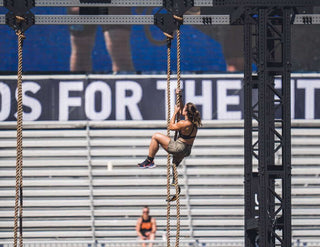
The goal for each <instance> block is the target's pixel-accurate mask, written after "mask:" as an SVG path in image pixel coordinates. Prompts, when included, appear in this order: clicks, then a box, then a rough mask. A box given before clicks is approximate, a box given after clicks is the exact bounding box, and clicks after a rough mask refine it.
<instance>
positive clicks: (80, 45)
mask: <svg viewBox="0 0 320 247" xmlns="http://www.w3.org/2000/svg"><path fill="white" fill-rule="evenodd" d="M87 28H90V29H91V30H86V31H88V32H86V33H82V34H81V35H79V34H75V33H71V37H70V41H71V56H70V71H74V72H76V71H81V72H91V71H92V57H91V53H92V49H93V46H94V41H95V28H96V27H87ZM93 29H94V30H93Z"/></svg>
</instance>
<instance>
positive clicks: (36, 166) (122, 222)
mask: <svg viewBox="0 0 320 247" xmlns="http://www.w3.org/2000/svg"><path fill="white" fill-rule="evenodd" d="M154 132H162V133H164V134H165V133H166V130H165V123H164V122H162V121H161V122H148V121H147V123H144V125H143V126H141V124H140V123H136V122H127V123H121V122H120V123H119V122H118V123H112V122H111V123H108V122H101V123H95V122H75V123H72V122H71V123H70V122H68V123H60V122H59V123H54V122H52V123H41V122H40V123H26V124H25V126H24V132H23V157H24V161H23V177H24V179H23V187H24V210H23V217H24V224H23V227H24V238H25V239H26V240H27V241H28V240H30V241H31V240H32V241H53V240H55V241H56V240H66V241H67V240H77V241H92V240H99V241H100V240H101V241H104V240H119V239H121V240H135V239H136V233H135V223H136V220H137V218H138V217H139V216H140V215H141V211H142V207H143V206H144V205H148V206H149V207H150V209H151V212H150V213H151V215H152V216H154V217H155V218H156V220H157V225H158V231H157V239H161V238H162V234H163V233H164V232H165V229H166V201H165V199H166V183H167V182H166V153H165V151H163V150H162V149H160V151H159V153H158V155H157V157H156V159H155V162H156V164H157V168H155V169H138V168H137V166H136V164H137V163H138V162H139V161H142V160H143V159H144V158H145V156H146V155H147V151H148V145H149V142H150V137H151V136H152V134H153V133H154ZM243 135H244V133H243V123H242V122H240V121H239V122H235V121H233V122H219V121H216V122H215V121H209V122H205V125H204V128H202V129H201V130H200V131H199V134H198V137H197V139H196V141H195V144H194V148H193V151H192V154H191V156H190V157H188V158H186V159H185V160H184V161H183V163H182V164H181V165H180V166H179V168H178V170H179V174H180V175H179V183H180V184H181V188H182V191H181V202H180V203H181V211H180V214H181V239H182V240H188V239H199V240H200V241H205V240H207V241H208V243H210V241H211V242H212V243H213V241H221V242H225V243H226V244H225V245H224V246H229V245H227V242H228V241H229V242H230V243H231V242H234V243H243V235H244V226H243V225H244V219H243V216H244V206H243V205H244V192H243V168H244V167H243V163H244V154H243V153H244V147H243V145H244V141H243ZM15 138H16V130H15V124H14V123H0V191H1V193H0V245H1V241H10V240H12V238H13V223H14V221H13V216H14V197H15V164H16V160H15V159H16V140H15ZM319 148H320V124H319V123H316V122H315V123H314V124H311V127H310V123H309V122H308V123H306V124H304V121H299V122H297V123H295V122H293V128H292V165H293V169H292V173H293V177H292V230H293V231H292V233H293V239H302V240H303V241H310V242H312V241H313V242H317V241H318V242H319V243H320V237H319V236H320V212H319V210H318V209H317V207H315V206H316V205H319V203H320V178H319V174H320V152H319V150H320V149H319ZM280 158H281V154H279V155H278V156H277V157H276V159H280ZM255 163H256V162H255ZM172 188H173V187H172ZM172 193H174V190H172ZM171 214H172V216H173V217H172V222H171V223H172V228H171V230H172V231H171V236H174V235H175V219H174V218H175V215H176V208H175V207H174V206H172V207H171ZM215 243H217V242H215ZM75 246H76V245H75ZM79 246H80V245H79ZM105 246H107V245H105ZM114 246H116V245H114ZM207 246H210V245H209V244H208V245H207ZM212 246H219V245H212ZM230 246H238V245H230ZM240 246H241V245H240ZM308 246H309V245H308Z"/></svg>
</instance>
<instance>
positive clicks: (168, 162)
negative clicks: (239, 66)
mask: <svg viewBox="0 0 320 247" xmlns="http://www.w3.org/2000/svg"><path fill="white" fill-rule="evenodd" d="M170 75H171V38H170V37H168V36H167V104H168V110H167V136H168V137H170V128H169V125H170V117H171V116H170V115H171V113H170V108H171V104H170ZM167 247H170V154H169V153H168V154H167Z"/></svg>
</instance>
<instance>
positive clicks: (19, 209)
mask: <svg viewBox="0 0 320 247" xmlns="http://www.w3.org/2000/svg"><path fill="white" fill-rule="evenodd" d="M17 19H19V18H18V17H17ZM16 34H17V35H18V81H17V89H18V100H17V159H16V197H15V210H14V247H17V243H18V218H19V223H20V224H19V226H20V227H19V230H20V245H19V246H20V247H23V232H22V215H23V194H22V189H23V184H22V158H23V157H22V122H23V119H22V118H23V108H22V46H23V39H24V38H25V36H24V35H23V33H22V32H21V31H17V33H16ZM19 199H20V200H19Z"/></svg>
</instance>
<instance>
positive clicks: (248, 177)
mask: <svg viewBox="0 0 320 247" xmlns="http://www.w3.org/2000/svg"><path fill="white" fill-rule="evenodd" d="M248 11H249V8H248V9H247V10H246V12H245V14H244V39H245V42H244V43H245V61H246V62H245V73H244V77H245V78H244V80H245V85H244V94H245V111H244V112H245V116H244V119H245V123H244V126H245V168H244V169H245V246H246V247H252V246H256V244H258V246H259V247H274V246H281V247H290V246H291V141H290V139H291V116H290V73H291V60H290V59H291V54H290V51H291V19H290V18H291V13H292V9H291V8H274V7H269V8H268V7H265V8H264V7H260V8H258V9H254V8H251V9H250V11H251V13H250V15H249V14H248V13H249V12H248ZM253 16H255V17H253ZM250 20H251V23H252V24H251V26H254V25H253V24H255V27H256V33H255V34H253V33H252V28H251V29H250V22H249V21H250ZM254 20H255V21H254ZM254 39H256V40H255V41H256V43H255V42H254ZM254 45H256V47H255V46H254ZM254 48H256V52H254V51H255V49H254ZM252 50H253V51H252ZM279 50H280V52H279ZM253 61H254V62H256V64H257V73H258V76H257V77H254V76H253V75H252V69H251V63H252V62H253ZM276 75H278V76H280V77H281V78H280V79H281V82H282V85H281V90H278V89H277V88H276V87H275V76H276ZM255 82H256V83H257V86H258V102H257V103H254V102H253V99H252V96H253V94H252V92H253V88H254V87H255ZM279 110H280V111H281V114H280V117H278V119H277V116H278V115H279V114H278V113H279V112H278V111H279ZM276 113H277V115H276ZM279 118H280V119H279ZM252 120H256V121H257V122H258V140H257V141H253V135H252V133H251V132H254V131H255V128H254V126H252ZM253 142H254V143H253ZM279 151H282V160H281V164H280V165H279V164H277V165H276V164H275V153H276V152H279ZM253 158H257V159H258V172H257V173H256V172H253V163H252V159H253ZM277 180H281V181H279V183H278V184H279V185H277V191H276V184H275V181H277ZM256 187H258V189H256ZM279 191H281V192H280V193H279ZM255 194H257V196H258V203H259V205H258V212H259V213H258V217H256V216H257V211H255V201H254V196H255Z"/></svg>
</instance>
